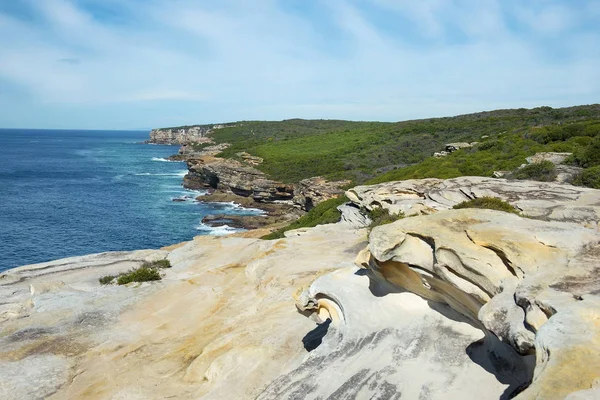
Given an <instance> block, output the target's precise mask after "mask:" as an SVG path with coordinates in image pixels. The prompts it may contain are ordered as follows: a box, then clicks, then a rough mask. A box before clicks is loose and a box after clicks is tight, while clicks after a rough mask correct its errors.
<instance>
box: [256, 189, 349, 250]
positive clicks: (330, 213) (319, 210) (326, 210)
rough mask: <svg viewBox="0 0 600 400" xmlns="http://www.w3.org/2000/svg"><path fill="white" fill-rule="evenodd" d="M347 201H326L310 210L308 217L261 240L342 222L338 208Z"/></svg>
mask: <svg viewBox="0 0 600 400" xmlns="http://www.w3.org/2000/svg"><path fill="white" fill-rule="evenodd" d="M347 201H348V198H347V197H346V196H341V197H337V198H334V199H329V200H326V201H324V202H322V203H320V204H317V206H316V207H315V208H313V209H312V210H310V211H309V212H308V213H307V214H306V215H304V216H302V217H301V218H299V219H298V220H296V221H294V222H292V223H291V224H290V225H287V226H286V227H284V228H281V229H278V230H276V231H274V232H272V233H270V234H268V235H265V236H263V237H262V238H261V239H267V240H272V239H281V238H283V237H285V235H284V232H287V231H290V230H292V229H298V228H309V227H313V226H317V225H323V224H333V223H335V222H338V221H339V220H340V216H341V213H340V212H339V211H338V210H337V207H338V206H340V205H342V204H344V203H345V202H347Z"/></svg>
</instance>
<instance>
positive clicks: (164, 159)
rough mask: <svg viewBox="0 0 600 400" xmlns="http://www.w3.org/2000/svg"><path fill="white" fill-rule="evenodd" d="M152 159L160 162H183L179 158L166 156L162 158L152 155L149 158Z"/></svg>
mask: <svg viewBox="0 0 600 400" xmlns="http://www.w3.org/2000/svg"><path fill="white" fill-rule="evenodd" d="M151 160H152V161H160V162H184V161H181V160H179V161H178V160H169V159H168V158H163V157H152V158H151Z"/></svg>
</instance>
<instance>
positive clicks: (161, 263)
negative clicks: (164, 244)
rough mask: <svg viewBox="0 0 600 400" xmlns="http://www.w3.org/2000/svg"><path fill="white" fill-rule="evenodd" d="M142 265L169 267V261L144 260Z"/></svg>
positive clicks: (147, 266)
mask: <svg viewBox="0 0 600 400" xmlns="http://www.w3.org/2000/svg"><path fill="white" fill-rule="evenodd" d="M142 267H146V268H171V261H169V260H168V259H166V258H165V259H163V260H158V261H153V262H145V263H144V264H142Z"/></svg>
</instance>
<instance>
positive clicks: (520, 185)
mask: <svg viewBox="0 0 600 400" xmlns="http://www.w3.org/2000/svg"><path fill="white" fill-rule="evenodd" d="M599 193H600V192H599V191H598V190H595V189H589V188H584V187H578V186H571V185H562V184H557V183H547V182H534V181H509V180H505V179H494V178H484V177H475V176H470V177H460V178H454V179H446V180H443V179H434V178H431V179H411V180H406V181H400V182H387V183H382V184H379V185H373V186H357V187H355V188H353V189H350V190H348V191H347V192H346V196H348V198H349V199H350V200H351V201H353V202H354V203H356V204H358V205H359V206H361V207H365V208H366V209H368V210H371V209H373V208H378V207H382V208H384V209H387V210H389V212H390V213H392V214H398V213H400V212H402V213H404V215H407V216H411V215H422V214H432V213H434V212H436V211H440V210H447V209H450V208H452V207H453V206H454V205H456V204H458V203H460V202H463V201H466V200H471V199H474V198H478V197H484V196H490V197H497V198H500V199H502V200H505V201H507V202H509V203H510V204H512V205H513V206H514V207H516V208H518V209H519V210H521V212H522V214H523V215H524V216H527V217H532V218H540V219H546V220H552V221H569V222H577V223H580V224H582V225H584V226H588V227H595V228H597V227H598V221H600V207H599V206H600V196H599Z"/></svg>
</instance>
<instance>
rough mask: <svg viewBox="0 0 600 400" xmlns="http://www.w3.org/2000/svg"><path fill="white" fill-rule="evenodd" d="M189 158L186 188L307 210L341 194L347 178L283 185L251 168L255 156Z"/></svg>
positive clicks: (321, 179) (320, 179) (194, 156)
mask: <svg viewBox="0 0 600 400" xmlns="http://www.w3.org/2000/svg"><path fill="white" fill-rule="evenodd" d="M206 154H208V153H203V154H202V155H200V156H198V155H191V156H189V157H188V170H189V172H188V174H187V175H186V176H185V177H184V180H183V185H184V186H185V187H187V188H189V189H202V188H212V189H218V190H220V191H223V192H229V193H232V194H234V195H237V196H241V197H248V198H252V199H253V200H255V201H257V202H259V203H273V202H278V203H287V204H289V205H292V204H294V205H296V206H298V207H300V208H301V209H302V210H304V211H309V210H310V209H312V208H313V207H314V206H316V205H317V204H319V203H321V202H323V201H325V200H328V199H331V198H333V197H337V196H339V195H341V194H343V193H344V191H343V190H342V189H341V188H342V187H343V186H344V185H347V184H348V183H349V181H337V182H330V181H327V180H326V179H324V178H323V177H314V178H310V179H304V180H302V181H300V182H299V183H297V184H285V183H281V182H277V181H275V180H272V179H269V178H268V176H267V175H266V174H265V173H263V172H262V171H260V170H258V169H257V168H256V167H254V165H256V164H255V159H256V157H248V156H246V157H245V158H243V159H244V160H248V159H249V160H250V161H249V162H240V161H236V160H231V159H224V158H218V157H214V156H212V155H206Z"/></svg>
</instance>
